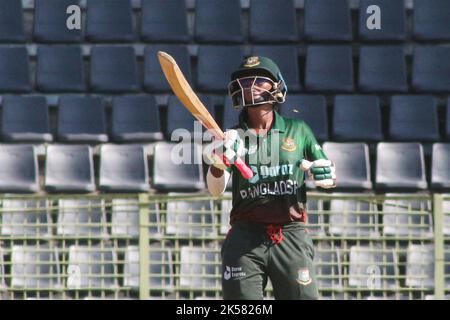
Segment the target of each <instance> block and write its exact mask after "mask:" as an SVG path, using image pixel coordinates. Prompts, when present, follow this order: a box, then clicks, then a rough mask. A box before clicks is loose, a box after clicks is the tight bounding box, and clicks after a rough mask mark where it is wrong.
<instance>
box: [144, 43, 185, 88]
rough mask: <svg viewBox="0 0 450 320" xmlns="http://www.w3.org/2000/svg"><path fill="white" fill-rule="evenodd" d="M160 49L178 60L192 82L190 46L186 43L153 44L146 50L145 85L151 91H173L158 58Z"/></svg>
mask: <svg viewBox="0 0 450 320" xmlns="http://www.w3.org/2000/svg"><path fill="white" fill-rule="evenodd" d="M158 51H164V52H167V53H169V54H170V55H171V56H173V58H174V59H175V60H176V62H177V64H178V66H179V67H180V69H181V71H182V72H183V75H184V77H185V78H186V80H187V81H188V82H189V83H191V81H192V76H191V62H190V56H189V51H188V47H187V46H186V45H173V44H172V45H163V44H161V45H152V46H147V47H145V50H144V61H145V62H144V63H145V73H144V87H145V89H146V90H147V91H150V92H172V89H171V88H170V86H169V83H168V82H167V79H166V77H165V76H164V73H163V72H162V69H161V65H160V64H159V60H158V59H157V53H158Z"/></svg>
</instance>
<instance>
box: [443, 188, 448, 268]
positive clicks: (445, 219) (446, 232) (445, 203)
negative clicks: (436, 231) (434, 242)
mask: <svg viewBox="0 0 450 320" xmlns="http://www.w3.org/2000/svg"><path fill="white" fill-rule="evenodd" d="M444 196H445V197H447V199H445V200H444V201H443V203H442V211H443V214H444V226H443V231H444V236H446V237H448V236H450V200H449V197H450V194H448V193H447V194H444ZM449 274H450V272H449Z"/></svg>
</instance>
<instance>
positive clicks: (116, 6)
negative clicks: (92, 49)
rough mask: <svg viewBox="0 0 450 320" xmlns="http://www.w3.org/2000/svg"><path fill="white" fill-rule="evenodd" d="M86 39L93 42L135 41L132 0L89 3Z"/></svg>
mask: <svg viewBox="0 0 450 320" xmlns="http://www.w3.org/2000/svg"><path fill="white" fill-rule="evenodd" d="M86 10H87V13H86V15H87V17H86V39H87V40H89V41H91V42H114V41H117V42H119V41H120V42H125V41H133V40H135V38H136V36H135V33H134V30H133V17H132V16H133V10H132V7H131V0H96V1H88V2H87V9H86Z"/></svg>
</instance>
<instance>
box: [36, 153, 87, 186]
mask: <svg viewBox="0 0 450 320" xmlns="http://www.w3.org/2000/svg"><path fill="white" fill-rule="evenodd" d="M45 189H46V190H47V191H49V192H93V191H95V181H94V160H93V155H92V149H91V147H90V146H88V145H49V146H47V157H46V161H45Z"/></svg>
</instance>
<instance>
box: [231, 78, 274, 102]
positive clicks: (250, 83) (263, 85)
mask: <svg viewBox="0 0 450 320" xmlns="http://www.w3.org/2000/svg"><path fill="white" fill-rule="evenodd" d="M239 83H240V84H241V86H242V88H243V93H244V99H245V103H246V104H251V103H252V101H253V102H260V101H261V99H263V97H264V95H265V94H267V93H269V92H270V90H271V89H272V83H271V82H270V81H269V80H268V79H264V78H261V77H248V78H243V79H240V80H239Z"/></svg>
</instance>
